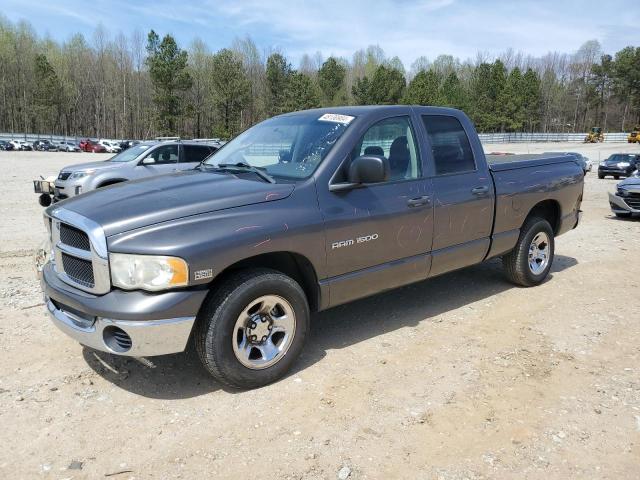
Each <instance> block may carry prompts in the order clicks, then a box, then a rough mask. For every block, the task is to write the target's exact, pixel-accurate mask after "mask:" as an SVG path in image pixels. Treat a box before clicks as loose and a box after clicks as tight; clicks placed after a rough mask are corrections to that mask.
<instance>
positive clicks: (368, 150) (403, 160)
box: [351, 117, 422, 181]
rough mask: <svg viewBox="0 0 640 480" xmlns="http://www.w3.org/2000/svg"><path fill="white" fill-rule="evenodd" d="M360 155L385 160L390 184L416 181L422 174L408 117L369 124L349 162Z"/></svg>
mask: <svg viewBox="0 0 640 480" xmlns="http://www.w3.org/2000/svg"><path fill="white" fill-rule="evenodd" d="M361 155H380V156H383V157H385V158H387V160H389V168H390V174H389V180H390V181H394V180H405V179H412V178H418V177H420V176H421V175H422V165H421V163H420V157H419V155H418V149H417V147H416V142H415V139H414V136H413V131H412V129H411V123H410V122H409V117H393V118H387V119H385V120H381V121H380V122H378V123H376V124H374V125H372V126H371V127H370V128H369V130H367V132H366V133H365V134H364V136H363V137H362V139H361V140H360V142H359V143H358V144H357V145H356V147H355V148H354V150H353V151H352V152H351V158H352V159H354V158H356V157H359V156H361Z"/></svg>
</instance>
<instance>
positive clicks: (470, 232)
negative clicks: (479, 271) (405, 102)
mask: <svg viewBox="0 0 640 480" xmlns="http://www.w3.org/2000/svg"><path fill="white" fill-rule="evenodd" d="M422 123H423V126H424V128H425V130H426V135H427V140H428V143H429V148H430V150H431V156H432V159H433V162H434V169H433V170H434V176H433V179H432V180H433V196H434V227H433V229H434V237H433V247H432V264H431V272H430V276H433V275H438V274H441V273H444V272H447V271H451V270H455V269H457V268H462V267H465V266H467V265H472V264H475V263H478V262H480V261H482V260H483V259H484V257H485V255H486V254H487V251H488V248H489V244H490V235H491V227H492V223H493V203H494V191H493V182H492V180H491V176H490V173H489V171H488V169H487V165H486V162H484V161H482V159H477V158H476V156H475V154H474V151H473V149H472V147H471V143H470V142H469V134H474V133H473V132H467V131H466V130H465V128H464V127H463V125H462V123H461V122H460V120H459V119H458V118H456V117H455V116H452V115H446V114H432V115H422Z"/></svg>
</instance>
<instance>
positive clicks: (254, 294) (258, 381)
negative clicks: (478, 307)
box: [39, 106, 584, 388]
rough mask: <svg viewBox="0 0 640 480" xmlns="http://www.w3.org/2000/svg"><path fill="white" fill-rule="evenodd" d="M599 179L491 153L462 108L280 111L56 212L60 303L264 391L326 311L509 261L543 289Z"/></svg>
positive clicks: (116, 345)
mask: <svg viewBox="0 0 640 480" xmlns="http://www.w3.org/2000/svg"><path fill="white" fill-rule="evenodd" d="M583 176H584V174H583V171H582V168H581V166H580V165H578V164H577V163H576V160H575V158H574V157H571V156H566V155H558V156H556V155H551V156H541V155H537V156H536V155H526V156H522V157H519V156H502V157H495V158H486V157H485V154H484V152H483V149H482V146H481V144H480V141H479V139H478V136H477V134H476V132H475V130H474V128H473V125H472V124H471V122H470V121H469V119H468V118H467V116H466V115H465V114H464V113H462V112H460V111H457V110H452V109H445V108H433V107H416V106H414V107H411V106H370V107H340V108H330V109H319V110H308V111H303V112H295V113H290V114H286V115H281V116H278V117H274V118H271V119H269V120H266V121H264V122H262V123H260V124H258V125H256V126H254V127H252V128H250V129H248V130H247V131H245V132H244V133H242V134H241V135H239V136H238V137H237V138H235V139H234V140H232V141H231V142H229V143H228V144H226V145H225V146H224V147H223V148H221V149H220V150H219V151H217V152H216V153H215V154H214V155H213V156H211V157H210V158H208V159H207V160H206V161H204V162H203V163H202V164H201V165H200V166H199V167H198V168H196V169H194V170H191V171H184V172H175V173H171V174H167V175H161V176H158V177H154V178H151V179H143V180H134V181H131V182H127V183H123V184H118V185H114V186H111V187H107V188H104V189H101V190H97V191H94V192H89V193H88V194H86V195H82V196H80V197H77V198H74V199H70V200H66V201H63V202H60V203H58V204H56V205H53V206H51V207H49V208H48V209H47V210H46V211H45V224H46V227H47V229H48V232H49V237H50V241H51V246H50V247H46V248H44V249H43V250H42V252H41V253H42V255H41V258H40V267H39V269H40V270H41V274H42V285H43V289H44V295H45V301H46V306H47V308H48V310H49V312H50V314H51V316H52V318H53V321H54V322H55V324H56V325H57V326H58V327H59V328H60V329H62V330H63V331H64V332H66V333H67V334H68V335H70V336H71V337H73V338H75V339H76V340H77V341H78V342H80V343H81V344H83V345H86V346H88V347H91V348H94V349H99V350H103V351H106V352H111V353H114V354H119V355H132V356H151V355H161V354H168V353H174V352H181V351H183V350H185V349H186V348H187V347H188V345H190V344H191V345H193V346H195V349H196V351H197V352H198V354H199V356H200V358H201V360H202V362H203V364H204V366H205V367H206V369H207V370H208V371H209V372H210V373H211V374H212V375H213V376H214V377H215V378H217V379H218V380H219V381H221V382H223V383H224V384H226V385H229V386H232V387H238V388H252V387H257V386H261V385H265V384H267V383H269V382H273V381H275V380H276V379H278V378H280V377H282V376H283V375H284V374H285V372H286V371H287V370H288V369H289V368H290V367H291V365H292V364H293V362H294V361H295V360H296V358H297V357H298V355H299V354H300V352H301V351H302V349H303V346H304V341H305V337H306V336H307V334H308V331H309V322H310V315H311V313H312V312H316V311H319V310H323V309H327V308H330V307H333V306H336V305H340V304H343V303H346V302H350V301H352V300H355V299H358V298H363V297H366V296H368V295H373V294H376V293H378V292H381V291H384V290H389V289H392V288H396V287H400V286H402V285H406V284H409V283H412V282H418V281H422V280H425V279H428V278H431V277H435V276H436V275H440V274H443V273H446V272H450V271H452V270H456V269H459V268H463V267H466V266H468V265H473V264H476V263H479V262H482V261H484V260H486V259H489V258H493V257H502V260H503V263H504V267H505V271H506V275H507V277H508V278H509V279H510V280H511V281H512V282H514V283H515V284H517V285H521V286H526V287H530V286H534V285H537V284H539V283H540V282H542V281H543V280H544V279H545V278H546V276H547V274H548V273H549V269H550V268H551V265H552V262H553V258H554V238H555V237H556V236H557V235H561V234H563V233H565V232H567V231H569V230H571V229H572V228H575V227H576V226H577V224H578V221H579V216H580V205H581V201H582V191H583ZM47 257H48V258H47ZM455 294H456V293H455V292H451V295H455ZM425 301H428V299H425Z"/></svg>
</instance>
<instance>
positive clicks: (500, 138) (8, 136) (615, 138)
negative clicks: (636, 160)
mask: <svg viewBox="0 0 640 480" xmlns="http://www.w3.org/2000/svg"><path fill="white" fill-rule="evenodd" d="M586 135H587V134H586V132H585V133H535V132H534V133H518V132H515V133H513V132H512V133H480V134H479V135H478V136H479V137H480V141H481V142H482V143H485V144H486V143H536V142H575V143H581V142H583V141H584V137H586ZM627 135H628V134H627V133H624V132H614V133H605V134H604V141H605V142H607V143H608V142H626V141H627ZM85 138H92V139H93V138H95V137H86V136H67V137H65V136H62V135H38V134H32V133H27V134H24V133H0V140H26V141H27V142H34V141H36V140H45V139H46V140H51V141H56V142H58V141H74V142H78V141H80V140H83V139H85ZM281 148H286V147H283V146H279V145H273V148H272V149H269V152H268V153H277V151H278V150H279V149H281ZM265 153H267V152H265Z"/></svg>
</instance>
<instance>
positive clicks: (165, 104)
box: [146, 30, 193, 135]
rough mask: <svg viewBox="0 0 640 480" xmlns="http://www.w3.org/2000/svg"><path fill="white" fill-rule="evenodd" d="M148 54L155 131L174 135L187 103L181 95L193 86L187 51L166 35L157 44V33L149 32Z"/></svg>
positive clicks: (158, 38)
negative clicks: (156, 128) (155, 122)
mask: <svg viewBox="0 0 640 480" xmlns="http://www.w3.org/2000/svg"><path fill="white" fill-rule="evenodd" d="M147 54H148V56H147V59H146V64H147V66H148V67H149V75H150V76H151V82H152V84H153V87H154V96H153V103H154V104H155V106H156V115H157V122H158V128H159V130H160V132H161V133H163V134H168V135H170V134H175V133H176V124H177V121H178V119H179V118H180V116H181V115H182V113H183V111H184V108H185V104H186V102H185V101H184V95H183V94H184V92H185V91H187V90H189V89H190V88H191V85H192V83H193V82H192V79H191V75H190V74H189V71H188V69H187V60H188V56H187V52H186V51H185V50H181V49H179V48H178V45H177V43H176V41H175V39H174V38H173V37H172V36H171V35H165V36H164V38H163V39H162V42H160V37H159V36H158V34H157V33H156V32H154V31H153V30H151V31H150V32H149V35H148V37H147Z"/></svg>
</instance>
